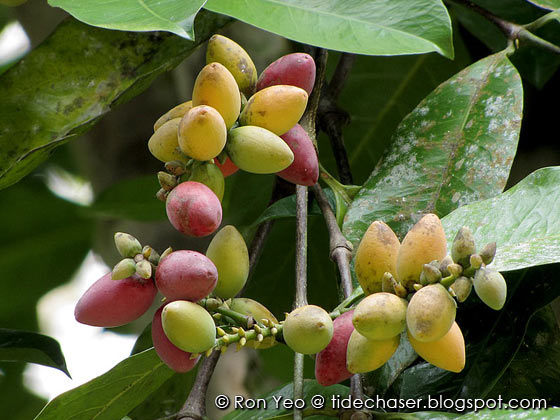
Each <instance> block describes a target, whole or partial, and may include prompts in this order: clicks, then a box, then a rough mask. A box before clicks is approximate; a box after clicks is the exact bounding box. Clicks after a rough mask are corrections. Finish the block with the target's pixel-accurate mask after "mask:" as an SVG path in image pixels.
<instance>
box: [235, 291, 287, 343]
mask: <svg viewBox="0 0 560 420" xmlns="http://www.w3.org/2000/svg"><path fill="white" fill-rule="evenodd" d="M229 307H230V309H231V310H232V311H235V312H239V313H240V314H243V315H248V316H252V317H253V318H254V319H255V321H257V322H261V323H262V320H263V319H267V320H269V321H271V322H272V323H274V324H278V320H277V319H276V317H275V316H274V314H273V313H272V312H270V311H269V310H268V309H267V308H266V306H264V305H263V304H262V303H259V302H257V301H256V300H253V299H249V298H234V299H232V300H231V303H230V304H229ZM276 344H277V341H276V339H275V338H274V337H273V336H269V337H266V338H265V339H264V340H263V341H261V342H260V343H259V342H258V341H256V340H255V341H254V340H250V341H247V347H251V348H254V349H260V350H263V349H268V348H270V347H273V346H275V345H276Z"/></svg>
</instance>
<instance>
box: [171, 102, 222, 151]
mask: <svg viewBox="0 0 560 420" xmlns="http://www.w3.org/2000/svg"><path fill="white" fill-rule="evenodd" d="M178 135H179V147H180V148H181V151H182V152H183V153H184V154H185V155H187V156H190V157H192V158H193V159H196V160H210V159H213V158H215V157H216V156H218V155H219V154H220V152H221V151H222V150H223V148H224V146H225V145H226V139H227V130H226V124H225V123H224V119H223V118H222V116H221V115H220V113H219V112H218V111H216V110H215V109H214V108H212V107H211V106H206V105H199V106H195V107H194V108H192V109H191V110H190V111H189V112H187V113H186V114H185V116H184V117H183V118H182V119H181V122H180V123H179V128H178Z"/></svg>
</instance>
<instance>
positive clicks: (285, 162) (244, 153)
mask: <svg viewBox="0 0 560 420" xmlns="http://www.w3.org/2000/svg"><path fill="white" fill-rule="evenodd" d="M226 149H227V152H228V155H229V157H230V159H231V160H232V161H233V163H235V164H236V165H237V166H238V167H239V168H241V169H243V170H244V171H247V172H252V173H256V174H272V173H275V172H279V171H281V170H283V169H286V168H287V167H288V166H290V165H291V164H292V162H293V161H294V154H293V153H292V151H291V150H290V148H289V147H288V145H287V144H286V142H284V140H282V139H281V138H280V137H278V136H277V135H276V134H274V133H272V132H270V131H268V130H266V129H264V128H261V127H255V126H245V127H238V128H234V129H233V130H230V131H229V137H228V142H227V145H226Z"/></svg>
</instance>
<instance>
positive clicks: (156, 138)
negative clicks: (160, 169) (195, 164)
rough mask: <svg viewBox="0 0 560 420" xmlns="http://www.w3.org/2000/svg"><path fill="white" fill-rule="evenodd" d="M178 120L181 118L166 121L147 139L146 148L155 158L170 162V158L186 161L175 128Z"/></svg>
mask: <svg viewBox="0 0 560 420" xmlns="http://www.w3.org/2000/svg"><path fill="white" fill-rule="evenodd" d="M180 122H181V118H174V119H172V120H169V121H167V122H166V123H164V124H163V125H162V126H161V127H159V128H158V129H157V130H156V132H155V133H154V134H152V137H150V140H148V149H149V150H150V153H151V154H152V155H154V157H155V158H156V159H158V160H161V161H162V162H171V161H172V160H178V161H181V162H187V161H188V160H189V158H188V157H187V156H185V155H184V154H183V153H182V152H181V149H179V141H178V139H177V130H178V128H179V123H180Z"/></svg>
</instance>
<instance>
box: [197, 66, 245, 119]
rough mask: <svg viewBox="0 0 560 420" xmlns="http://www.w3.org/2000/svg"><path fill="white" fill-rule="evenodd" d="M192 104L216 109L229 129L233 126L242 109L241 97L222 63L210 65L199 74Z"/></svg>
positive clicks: (234, 82) (233, 80)
mask: <svg viewBox="0 0 560 420" xmlns="http://www.w3.org/2000/svg"><path fill="white" fill-rule="evenodd" d="M192 104H193V107H194V106H199V105H208V106H211V107H212V108H214V109H216V110H217V111H218V112H219V113H220V115H221V116H222V118H223V119H224V121H225V123H226V127H227V128H228V129H230V128H231V126H233V124H234V123H235V121H236V120H237V117H238V116H239V111H240V109H241V96H240V95H239V88H238V87H237V82H236V81H235V78H234V77H233V76H232V74H231V73H230V72H229V70H228V69H226V68H225V67H224V66H223V65H221V64H220V63H210V64H207V65H206V66H204V68H203V69H202V70H201V71H200V73H199V74H198V76H197V78H196V80H195V82H194V88H193V95H192Z"/></svg>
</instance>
